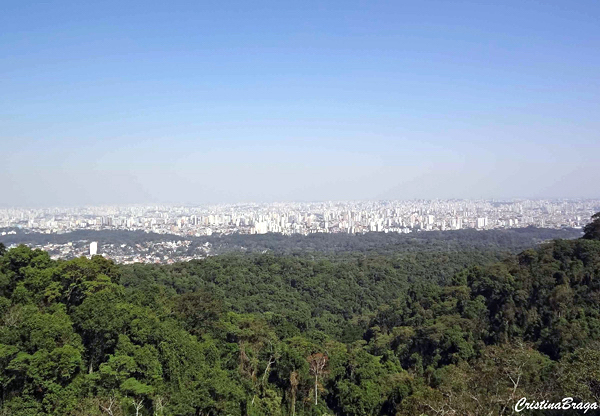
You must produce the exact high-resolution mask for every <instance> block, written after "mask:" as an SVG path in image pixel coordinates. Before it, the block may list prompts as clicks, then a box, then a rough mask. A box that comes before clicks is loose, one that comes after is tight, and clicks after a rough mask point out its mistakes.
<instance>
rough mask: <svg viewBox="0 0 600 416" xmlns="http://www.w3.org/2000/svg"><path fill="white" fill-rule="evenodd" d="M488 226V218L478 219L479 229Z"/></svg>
mask: <svg viewBox="0 0 600 416" xmlns="http://www.w3.org/2000/svg"><path fill="white" fill-rule="evenodd" d="M487 225H488V219H487V218H477V228H485V227H487Z"/></svg>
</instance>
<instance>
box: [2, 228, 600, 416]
mask: <svg viewBox="0 0 600 416" xmlns="http://www.w3.org/2000/svg"><path fill="white" fill-rule="evenodd" d="M595 220H596V221H600V220H598V218H595ZM590 230H591V234H590V233H589V232H588V228H586V238H582V239H577V240H555V241H553V242H549V243H546V244H543V245H541V246H539V247H537V248H533V249H527V250H525V251H523V252H521V253H520V254H519V255H516V256H509V257H507V258H504V259H503V260H502V261H498V260H497V259H496V260H494V261H490V260H492V259H495V258H496V257H495V256H497V255H496V254H489V253H488V254H486V252H485V251H481V252H479V254H476V253H477V252H476V251H473V250H472V249H471V250H467V251H460V250H454V251H453V250H450V251H447V250H433V249H432V250H420V251H415V252H409V251H408V250H405V251H404V252H401V253H396V254H389V255H381V254H374V253H369V252H367V253H366V254H345V255H332V256H329V257H327V258H326V257H318V258H314V257H313V256H308V255H297V256H277V255H273V254H252V255H245V256H242V255H227V256H222V257H215V258H209V259H207V260H202V261H193V262H189V263H185V264H175V265H172V266H148V265H145V266H144V265H136V266H117V265H115V264H113V263H111V262H110V261H107V260H105V259H104V258H102V257H100V256H95V257H93V258H92V259H91V260H88V259H85V258H79V259H75V260H70V261H52V260H50V259H49V257H48V255H47V254H46V253H45V252H43V251H40V250H31V249H29V248H27V247H25V246H19V247H17V248H15V249H11V250H8V251H6V250H4V249H3V248H2V247H1V245H0V256H1V257H0V400H1V401H0V415H22V416H29V415H81V416H83V415H86V416H87V415H102V414H105V415H106V414H112V415H136V414H137V415H228V414H230V415H282V416H283V415H299V416H300V415H314V416H317V415H318V416H321V415H324V414H326V415H334V414H336V415H420V414H426V415H429V416H432V415H448V414H456V415H473V416H478V415H488V414H489V415H506V414H512V412H513V410H512V407H513V406H514V403H515V401H516V400H518V399H519V398H521V397H528V398H530V399H535V400H543V399H546V400H548V399H550V400H559V399H561V398H562V397H566V396H572V397H575V398H577V399H578V400H579V399H581V400H587V401H600V364H598V363H599V360H600V349H599V345H600V344H599V343H600V306H599V305H600V303H599V302H600V241H598V236H596V235H595V234H593V229H592V228H590ZM452 412H454V413H452ZM521 414H533V413H527V412H523V413H521ZM540 414H542V413H540ZM556 414H565V413H556ZM587 414H588V415H589V414H592V413H591V412H588V413H587Z"/></svg>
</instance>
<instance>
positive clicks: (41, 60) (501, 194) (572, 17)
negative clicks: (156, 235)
mask: <svg viewBox="0 0 600 416" xmlns="http://www.w3.org/2000/svg"><path fill="white" fill-rule="evenodd" d="M2 8H3V12H2V14H0V28H1V29H0V145H1V148H2V156H3V157H2V164H1V165H0V183H3V184H4V186H3V188H4V190H3V191H2V192H0V204H2V205H73V204H98V203H107V204H110V203H143V202H183V203H201V202H236V201H276V200H280V201H283V200H328V199H396V198H397V199H412V198H480V197H483V198H509V197H600V180H599V179H600V174H599V170H598V167H597V166H598V160H600V135H599V133H598V132H599V131H600V129H599V127H600V118H599V117H598V115H599V114H600V100H599V98H600V97H599V93H600V75H599V74H600V53H598V50H600V25H599V24H598V21H599V19H600V3H599V2H597V1H578V2H567V1H562V2H556V1H503V2H498V1H495V2H483V1H412V2H404V1H385V2H383V1H360V2H358V1H325V2H312V1H302V2H275V1H273V2H271V1H269V2H267V1H257V2H238V1H225V2H223V1H221V2H216V1H197V2H188V1H186V2H182V1H180V2H177V1H175V2H156V1H144V2H141V1H140V2H137V1H127V2H116V1H103V2H82V1H77V2H66V1H62V2H56V1H49V2H39V3H38V2H27V1H5V2H3V7H2Z"/></svg>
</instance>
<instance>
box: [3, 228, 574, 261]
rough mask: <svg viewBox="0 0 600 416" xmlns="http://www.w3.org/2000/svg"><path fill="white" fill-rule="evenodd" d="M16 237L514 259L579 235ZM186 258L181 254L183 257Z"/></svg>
mask: <svg viewBox="0 0 600 416" xmlns="http://www.w3.org/2000/svg"><path fill="white" fill-rule="evenodd" d="M0 231H16V232H17V234H7V235H4V236H0V243H4V244H5V245H7V246H8V245H11V244H29V245H44V244H48V243H52V244H67V243H69V242H74V241H88V242H89V241H98V242H100V243H101V244H137V243H144V242H159V241H177V240H184V239H187V240H191V241H192V244H191V246H190V247H189V251H190V254H193V252H194V249H195V248H196V247H198V246H203V245H204V244H205V243H209V244H210V245H211V247H212V251H213V254H225V253H236V252H242V253H263V252H265V251H268V252H272V253H274V254H285V255H304V254H307V253H311V254H317V253H326V254H330V253H349V252H361V253H365V252H370V253H378V254H397V253H399V252H414V251H450V252H455V251H464V250H471V249H473V250H478V251H481V250H484V251H506V252H513V253H517V252H519V251H521V250H524V249H526V248H529V247H532V246H534V245H535V244H537V243H539V242H541V241H546V240H552V239H557V238H561V239H571V238H578V237H581V230H577V229H572V228H566V229H560V230H557V229H550V228H535V227H527V228H515V229H508V230H486V231H477V230H473V229H465V230H457V231H427V232H414V233H410V234H398V233H367V234H357V235H350V234H324V233H318V234H310V235H307V236H303V235H299V234H297V235H291V236H286V235H281V234H263V235H244V234H232V235H212V236H210V237H192V236H185V237H182V236H177V235H173V234H156V233H146V232H144V231H124V230H103V231H90V230H77V231H73V232H69V233H64V234H45V233H35V232H34V233H27V232H24V231H22V230H18V229H12V228H11V229H8V228H6V229H0ZM183 254H185V253H183Z"/></svg>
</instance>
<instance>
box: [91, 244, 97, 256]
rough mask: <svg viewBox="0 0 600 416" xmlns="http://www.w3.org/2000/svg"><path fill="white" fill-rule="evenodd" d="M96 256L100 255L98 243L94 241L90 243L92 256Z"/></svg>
mask: <svg viewBox="0 0 600 416" xmlns="http://www.w3.org/2000/svg"><path fill="white" fill-rule="evenodd" d="M96 254H98V242H97V241H92V242H91V243H90V256H94V255H96Z"/></svg>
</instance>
